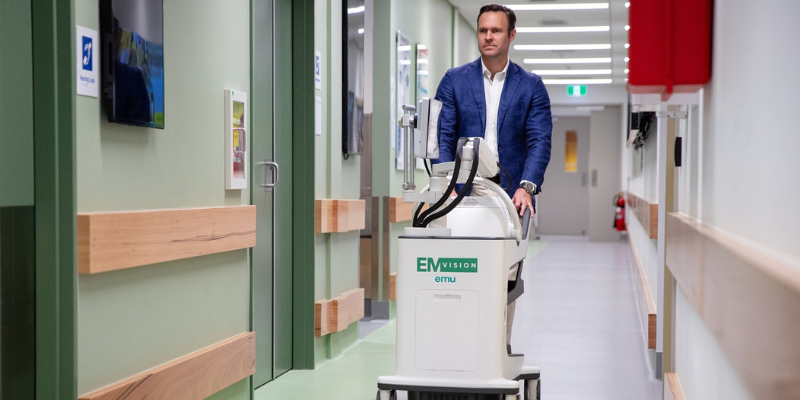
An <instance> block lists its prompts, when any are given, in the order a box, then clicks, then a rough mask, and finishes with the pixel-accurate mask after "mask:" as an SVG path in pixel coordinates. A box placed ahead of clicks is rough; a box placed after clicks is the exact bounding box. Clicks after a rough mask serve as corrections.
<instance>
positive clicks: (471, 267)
mask: <svg viewBox="0 0 800 400" xmlns="http://www.w3.org/2000/svg"><path fill="white" fill-rule="evenodd" d="M417 272H478V259H477V258H440V259H438V260H434V259H433V258H430V257H417Z"/></svg>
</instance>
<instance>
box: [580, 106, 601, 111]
mask: <svg viewBox="0 0 800 400" xmlns="http://www.w3.org/2000/svg"><path fill="white" fill-rule="evenodd" d="M605 109H606V106H577V107H575V110H576V111H603V110H605Z"/></svg>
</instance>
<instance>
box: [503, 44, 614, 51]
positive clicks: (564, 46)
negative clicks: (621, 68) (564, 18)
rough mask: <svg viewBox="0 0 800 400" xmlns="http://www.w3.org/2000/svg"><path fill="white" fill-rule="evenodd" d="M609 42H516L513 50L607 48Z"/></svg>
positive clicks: (608, 47) (609, 46)
mask: <svg viewBox="0 0 800 400" xmlns="http://www.w3.org/2000/svg"><path fill="white" fill-rule="evenodd" d="M610 48H611V44H518V45H515V46H514V50H608V49H610Z"/></svg>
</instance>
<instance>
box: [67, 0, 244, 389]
mask: <svg viewBox="0 0 800 400" xmlns="http://www.w3.org/2000/svg"><path fill="white" fill-rule="evenodd" d="M74 7H75V23H76V24H78V25H81V26H85V27H87V28H90V29H94V30H99V23H98V21H99V15H98V2H97V1H96V0H75V1H74ZM249 15H250V2H249V1H248V0H230V1H217V0H168V1H166V0H165V1H164V73H165V74H164V89H165V93H164V97H165V111H166V115H165V126H166V127H165V129H163V130H156V129H148V128H142V127H131V126H126V125H121V124H112V123H109V122H107V121H108V120H107V116H106V115H105V113H104V111H103V110H102V107H101V104H100V101H99V99H97V98H90V97H85V96H76V99H75V104H76V106H75V108H76V109H75V113H76V128H77V129H76V147H77V154H78V157H77V158H76V160H77V165H76V174H77V208H78V213H95V212H107V211H120V210H129V211H139V210H151V209H175V208H200V207H222V206H241V205H246V204H249V202H250V191H249V190H235V191H226V190H225V180H224V161H225V154H224V151H223V149H224V146H223V145H222V144H223V136H222V127H223V119H224V104H223V103H224V96H223V91H224V89H231V90H241V91H244V92H247V91H248V90H249V87H250V67H249V62H247V59H248V57H249V54H250V29H249V23H247V22H246V21H249V20H250V18H249ZM232 16H236V17H237V18H241V21H242V23H231V17H232ZM232 57H235V58H236V59H240V60H243V62H231V59H232ZM250 283H251V282H250V267H249V261H248V252H247V250H244V249H243V250H234V251H228V252H224V253H217V254H211V255H205V256H202V257H194V258H190V259H183V260H176V261H169V262H165V263H160V264H154V265H147V266H141V267H137V268H131V269H125V270H119V271H114V272H110V273H103V274H96V275H80V276H79V277H78V310H77V323H78V329H77V331H78V337H77V359H78V376H77V384H78V393H81V394H82V393H88V392H91V391H93V390H96V389H98V388H100V387H103V386H106V385H108V384H110V383H113V382H117V381H119V380H121V379H124V378H127V377H130V376H134V375H136V374H139V373H141V372H143V371H146V370H148V369H151V368H153V367H155V366H158V365H161V364H164V363H167V362H169V361H171V360H175V359H177V358H179V357H182V356H184V355H186V354H190V353H192V352H194V351H197V350H199V349H202V348H205V347H207V346H210V345H212V344H214V343H218V342H220V341H222V340H225V339H226V338H230V337H233V336H235V335H238V334H240V333H242V332H247V331H250V330H251V329H250ZM214 398H227V399H242V400H245V399H249V398H250V385H249V382H248V380H247V379H243V380H240V381H238V382H236V383H234V384H233V385H231V386H229V387H228V388H226V389H225V390H223V391H222V392H220V393H218V394H216V395H213V396H212V399H214Z"/></svg>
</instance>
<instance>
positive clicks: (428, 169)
mask: <svg viewBox="0 0 800 400" xmlns="http://www.w3.org/2000/svg"><path fill="white" fill-rule="evenodd" d="M422 164H424V165H425V172H427V173H428V178H430V177H431V169H430V168H428V160H426V159H424V158H423V159H422Z"/></svg>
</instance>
